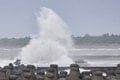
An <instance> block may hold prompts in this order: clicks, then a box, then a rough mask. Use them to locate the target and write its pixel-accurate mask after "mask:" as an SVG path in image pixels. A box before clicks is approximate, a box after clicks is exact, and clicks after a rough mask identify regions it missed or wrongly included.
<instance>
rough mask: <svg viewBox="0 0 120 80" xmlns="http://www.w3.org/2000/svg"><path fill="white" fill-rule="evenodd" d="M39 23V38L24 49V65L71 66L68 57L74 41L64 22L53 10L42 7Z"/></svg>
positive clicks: (22, 54)
mask: <svg viewBox="0 0 120 80" xmlns="http://www.w3.org/2000/svg"><path fill="white" fill-rule="evenodd" d="M37 22H38V25H39V34H38V37H36V38H33V39H32V40H31V41H30V43H29V45H27V46H26V47H24V48H23V49H22V52H21V60H22V63H24V64H34V65H39V66H49V65H50V64H58V65H59V66H69V65H70V64H71V63H73V61H72V59H70V58H69V57H68V50H69V49H70V48H72V39H71V37H70V32H69V30H68V26H67V25H66V24H65V23H64V21H63V20H62V19H61V18H60V17H59V16H58V15H57V14H56V13H55V12H54V11H52V10H51V9H49V8H45V7H42V8H41V10H40V12H39V15H38V16H37Z"/></svg>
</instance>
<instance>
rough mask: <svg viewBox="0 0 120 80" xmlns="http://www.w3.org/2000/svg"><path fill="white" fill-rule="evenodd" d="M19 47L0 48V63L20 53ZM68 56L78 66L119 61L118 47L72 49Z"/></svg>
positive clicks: (12, 58)
mask: <svg viewBox="0 0 120 80" xmlns="http://www.w3.org/2000/svg"><path fill="white" fill-rule="evenodd" d="M20 51H21V49H20V48H11V49H10V48H0V65H1V66H4V65H6V64H8V63H10V62H14V59H15V58H16V57H17V56H18V55H19V54H20ZM69 52H70V55H69V56H70V57H71V58H72V59H73V60H74V61H75V62H76V63H78V64H79V65H80V66H116V64H118V63H120V49H119V48H118V49H73V50H70V51H69Z"/></svg>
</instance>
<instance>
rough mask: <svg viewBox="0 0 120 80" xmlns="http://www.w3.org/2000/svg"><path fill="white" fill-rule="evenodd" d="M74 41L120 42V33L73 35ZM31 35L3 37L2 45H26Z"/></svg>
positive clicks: (93, 42)
mask: <svg viewBox="0 0 120 80" xmlns="http://www.w3.org/2000/svg"><path fill="white" fill-rule="evenodd" d="M71 37H72V38H73V42H74V44H76V45H94V44H95V45H104V44H118V45H119V44H120V35H114V34H111V35H110V34H108V33H107V34H103V35H100V36H90V35H89V34H86V35H84V36H74V35H72V36H71ZM30 40H31V38H30V37H24V38H1V39H0V47H24V46H26V45H27V44H28V43H29V41H30Z"/></svg>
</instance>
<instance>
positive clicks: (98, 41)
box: [72, 34, 120, 45]
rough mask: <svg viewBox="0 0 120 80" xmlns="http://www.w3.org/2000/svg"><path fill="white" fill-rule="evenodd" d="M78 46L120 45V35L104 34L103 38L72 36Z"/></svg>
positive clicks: (87, 35)
mask: <svg viewBox="0 0 120 80" xmlns="http://www.w3.org/2000/svg"><path fill="white" fill-rule="evenodd" d="M72 38H73V40H74V43H75V44H76V45H105V44H120V35H114V34H112V35H109V34H104V35H101V36H90V35H89V34H86V35H85V36H83V37H74V36H72Z"/></svg>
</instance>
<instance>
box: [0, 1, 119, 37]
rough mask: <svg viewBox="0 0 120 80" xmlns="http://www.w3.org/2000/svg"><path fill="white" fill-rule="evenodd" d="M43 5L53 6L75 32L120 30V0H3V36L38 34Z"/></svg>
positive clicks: (0, 9)
mask: <svg viewBox="0 0 120 80" xmlns="http://www.w3.org/2000/svg"><path fill="white" fill-rule="evenodd" d="M40 7H48V8H51V9H52V10H54V11H55V12H56V13H57V14H58V15H59V16H60V17H61V18H62V19H63V20H64V21H65V22H66V23H67V24H68V26H69V28H70V30H71V32H72V34H73V35H84V34H86V33H89V34H91V35H101V34H104V33H110V34H111V33H114V34H120V0H0V37H24V36H29V35H31V34H35V33H36V32H37V29H38V28H37V22H36V15H35V13H37V12H38V11H39V10H40Z"/></svg>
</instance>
